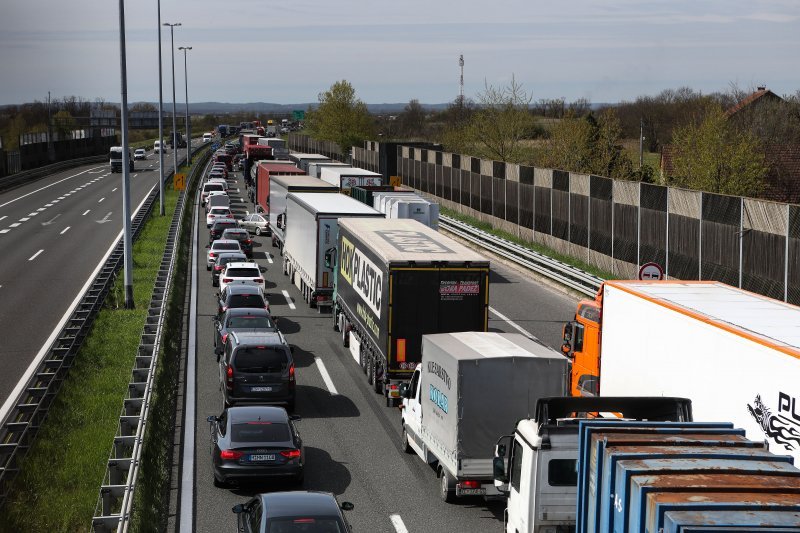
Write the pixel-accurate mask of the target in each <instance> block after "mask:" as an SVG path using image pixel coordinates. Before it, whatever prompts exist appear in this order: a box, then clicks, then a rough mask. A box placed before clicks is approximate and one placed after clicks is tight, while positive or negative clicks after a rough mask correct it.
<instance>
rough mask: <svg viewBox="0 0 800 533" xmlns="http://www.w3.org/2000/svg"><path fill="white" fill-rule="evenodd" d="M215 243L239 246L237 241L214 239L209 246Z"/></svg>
mask: <svg viewBox="0 0 800 533" xmlns="http://www.w3.org/2000/svg"><path fill="white" fill-rule="evenodd" d="M216 243H226V244H234V243H235V244H239V241H237V240H236V239H214V242H212V243H211V246H214V244H216Z"/></svg>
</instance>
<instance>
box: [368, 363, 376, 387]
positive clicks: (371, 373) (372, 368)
mask: <svg viewBox="0 0 800 533" xmlns="http://www.w3.org/2000/svg"><path fill="white" fill-rule="evenodd" d="M374 379H375V364H374V362H373V361H372V358H371V357H370V358H369V359H367V383H368V384H369V385H372V384H373V383H374V381H373V380H374Z"/></svg>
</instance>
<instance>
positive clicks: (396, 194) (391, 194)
mask: <svg viewBox="0 0 800 533" xmlns="http://www.w3.org/2000/svg"><path fill="white" fill-rule="evenodd" d="M393 198H412V199H416V198H420V199H421V198H422V196H420V195H419V194H417V193H416V192H415V191H409V190H400V191H375V192H374V193H372V207H374V208H375V209H377V210H378V211H380V212H381V213H383V214H386V202H388V201H390V200H392V199H393Z"/></svg>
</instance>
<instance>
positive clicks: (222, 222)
mask: <svg viewBox="0 0 800 533" xmlns="http://www.w3.org/2000/svg"><path fill="white" fill-rule="evenodd" d="M231 224H234V225H235V224H236V220H234V219H232V218H225V219H223V220H216V221H215V222H214V224H212V226H211V229H214V227H215V226H230V225H231Z"/></svg>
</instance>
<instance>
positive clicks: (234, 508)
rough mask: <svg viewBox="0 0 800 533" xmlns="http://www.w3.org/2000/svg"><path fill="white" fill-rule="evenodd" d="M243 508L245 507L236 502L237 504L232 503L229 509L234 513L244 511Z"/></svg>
mask: <svg viewBox="0 0 800 533" xmlns="http://www.w3.org/2000/svg"><path fill="white" fill-rule="evenodd" d="M244 510H245V509H244V505H242V504H241V503H237V504H236V505H234V506H233V508H232V509H231V511H233V512H234V513H236V514H242V513H243V512H244Z"/></svg>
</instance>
